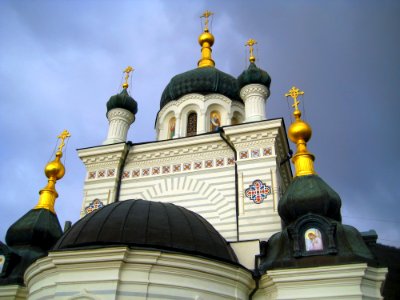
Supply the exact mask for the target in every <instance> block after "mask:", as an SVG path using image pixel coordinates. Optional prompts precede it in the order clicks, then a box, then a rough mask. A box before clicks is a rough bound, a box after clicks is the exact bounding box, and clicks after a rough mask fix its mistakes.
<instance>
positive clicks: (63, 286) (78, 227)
mask: <svg viewBox="0 0 400 300" xmlns="http://www.w3.org/2000/svg"><path fill="white" fill-rule="evenodd" d="M210 16H211V13H210V12H208V11H207V12H205V13H204V15H203V17H204V19H205V24H204V25H205V26H204V31H203V32H202V34H201V35H200V37H199V43H200V46H201V58H200V60H199V62H198V67H197V68H196V69H194V70H190V71H187V72H185V73H182V74H178V75H176V76H175V77H173V78H172V79H171V81H170V83H169V84H168V85H167V87H166V88H165V90H164V92H163V93H162V96H161V101H160V110H159V112H158V115H157V116H156V123H155V124H156V125H155V130H156V136H157V140H156V141H154V142H148V143H141V144H133V143H131V142H129V141H127V133H128V130H129V128H130V126H131V125H132V124H133V123H134V120H135V114H136V113H137V111H138V109H137V103H136V101H135V100H134V99H133V98H132V97H131V96H130V95H129V94H128V91H127V88H128V81H127V79H128V77H129V74H130V72H131V71H132V68H130V67H128V68H127V69H126V70H125V73H126V80H125V83H124V84H123V87H122V88H123V89H122V91H121V93H119V94H117V95H114V96H112V97H111V98H110V100H109V101H108V102H107V118H108V120H109V128H108V134H107V137H106V139H105V140H104V141H103V143H102V144H101V145H97V146H94V147H90V148H82V149H79V150H78V156H79V157H80V159H81V160H82V162H83V164H84V165H85V168H86V175H85V179H84V187H83V195H84V197H83V200H82V209H81V219H80V220H79V221H78V222H76V223H75V224H73V225H72V227H71V228H69V229H68V230H66V231H65V232H63V231H62V230H61V227H60V225H59V223H58V219H57V216H56V214H55V211H54V202H55V199H56V198H57V192H56V190H55V184H56V181H57V180H59V179H61V178H62V176H63V175H64V173H63V172H64V167H63V165H62V164H61V162H60V157H61V156H62V149H63V145H64V140H65V139H66V138H68V134H67V133H63V134H61V135H60V139H61V144H60V146H59V151H58V152H57V155H56V158H55V160H54V161H53V162H51V163H49V164H48V165H47V166H46V176H47V177H48V178H49V183H48V185H47V186H46V187H45V188H44V189H43V190H42V191H41V192H40V195H41V196H40V199H39V203H38V205H37V206H36V207H35V208H34V209H32V210H30V211H29V212H28V213H27V214H26V215H25V216H23V217H22V218H21V219H19V220H18V221H17V222H16V223H14V224H13V225H12V226H11V227H10V229H9V231H8V233H7V236H6V244H3V243H1V244H0V255H1V256H0V257H3V258H4V260H5V263H4V264H3V266H2V269H1V274H0V299H32V300H36V299H65V300H72V299H93V300H94V299H96V300H97V299H99V300H100V299H101V300H103V299H104V300H108V299H110V300H111V299H121V300H122V299H181V300H183V299H197V300H200V299H257V300H261V299H383V296H382V284H383V282H384V280H385V276H386V274H387V271H388V269H387V268H386V267H385V265H384V264H382V263H380V261H379V259H378V258H377V255H376V252H375V251H377V250H375V249H376V247H375V244H376V236H375V237H374V235H373V234H369V235H361V234H360V233H359V232H358V231H357V229H355V228H353V227H351V226H347V225H344V224H342V222H341V213H340V207H341V199H340V196H339V195H338V194H337V193H336V192H335V191H334V190H333V189H332V188H330V187H329V185H328V184H327V183H325V182H324V181H323V180H322V179H321V178H320V177H319V176H318V175H316V174H315V172H314V165H313V161H314V156H313V155H312V154H311V153H310V152H309V151H308V149H307V142H308V141H309V140H310V138H311V132H312V130H311V127H310V125H309V124H307V123H306V122H304V121H303V120H302V119H301V112H300V110H299V109H298V105H297V104H298V103H299V102H298V100H297V98H298V97H299V96H300V95H301V93H302V92H301V91H300V90H299V89H296V88H294V87H293V88H292V89H291V90H290V91H289V93H288V94H287V96H289V97H291V98H293V100H294V105H293V107H294V113H293V114H294V119H295V121H294V122H293V123H292V124H291V125H290V127H289V129H288V133H287V130H286V128H285V124H284V121H283V119H268V118H267V113H266V111H267V109H266V103H267V99H268V97H269V94H270V92H269V88H270V84H271V78H270V77H269V75H268V73H267V72H265V71H264V70H262V69H260V68H259V67H257V66H256V64H255V57H254V55H253V46H254V44H255V41H254V40H249V41H248V43H247V44H248V46H249V47H250V64H249V67H248V69H246V70H245V71H243V73H242V74H241V75H240V76H239V77H238V78H235V77H233V76H231V75H229V74H226V73H224V72H222V71H220V70H218V69H217V68H215V63H214V61H213V59H212V55H211V54H212V45H213V43H214V36H213V35H212V34H211V32H210V30H209V28H208V19H209V17H210ZM288 137H289V139H290V140H291V141H292V142H293V143H294V144H295V145H296V149H297V151H296V153H295V154H294V155H293V157H292V155H291V154H292V153H291V150H290V146H289V140H288ZM290 158H291V161H292V162H293V164H294V167H295V174H292V169H291V166H290ZM374 247H375V248H374ZM387 299H391V298H387Z"/></svg>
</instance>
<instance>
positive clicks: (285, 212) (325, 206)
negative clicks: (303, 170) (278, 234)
mask: <svg viewBox="0 0 400 300" xmlns="http://www.w3.org/2000/svg"><path fill="white" fill-rule="evenodd" d="M341 205H342V201H341V200H340V196H339V195H338V193H336V192H335V191H334V190H333V189H332V188H331V187H330V186H329V185H328V184H327V183H326V182H325V181H323V180H322V179H321V178H320V177H319V176H317V175H308V176H297V177H295V178H294V179H293V181H292V183H291V184H290V186H289V188H288V189H287V190H286V192H285V194H284V195H283V197H282V199H281V200H280V201H279V205H278V212H279V215H280V216H281V218H282V220H283V222H284V223H285V225H289V224H290V223H292V222H294V221H296V220H297V219H298V218H299V217H301V216H303V215H305V214H307V213H314V214H318V215H321V216H324V217H327V218H330V219H333V220H336V221H338V222H341V220H342V217H341V214H340V207H341Z"/></svg>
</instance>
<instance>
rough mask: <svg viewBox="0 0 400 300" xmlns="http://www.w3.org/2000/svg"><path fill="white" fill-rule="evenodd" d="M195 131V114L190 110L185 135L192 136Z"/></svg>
mask: <svg viewBox="0 0 400 300" xmlns="http://www.w3.org/2000/svg"><path fill="white" fill-rule="evenodd" d="M196 133H197V114H196V113H195V112H191V113H190V114H189V116H188V119H187V126H186V136H193V135H196Z"/></svg>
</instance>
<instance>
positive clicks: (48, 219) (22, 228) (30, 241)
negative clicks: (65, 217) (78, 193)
mask: <svg viewBox="0 0 400 300" xmlns="http://www.w3.org/2000/svg"><path fill="white" fill-rule="evenodd" d="M61 235H62V230H61V226H60V223H59V221H58V218H57V216H56V214H54V213H52V212H51V211H50V210H48V209H44V208H40V209H31V210H30V211H28V212H27V213H26V214H25V215H24V216H22V217H21V218H20V219H19V220H18V221H16V222H15V223H14V224H13V225H11V226H10V228H9V229H8V231H7V234H6V242H7V245H8V246H11V247H26V248H27V249H30V248H32V247H37V248H39V249H41V250H43V251H48V250H49V249H50V248H51V247H53V245H54V244H55V243H56V242H57V240H58V239H59V238H60V237H61Z"/></svg>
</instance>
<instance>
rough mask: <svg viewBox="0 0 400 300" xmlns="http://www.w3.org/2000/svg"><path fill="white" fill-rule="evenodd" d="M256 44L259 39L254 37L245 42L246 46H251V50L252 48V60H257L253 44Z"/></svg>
mask: <svg viewBox="0 0 400 300" xmlns="http://www.w3.org/2000/svg"><path fill="white" fill-rule="evenodd" d="M255 44H257V41H256V40H254V39H249V40H248V41H247V42H246V44H245V46H249V50H250V58H249V59H250V61H251V62H255V60H256V58H255V57H254V53H253V51H254V48H253V46H254V45H255Z"/></svg>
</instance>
